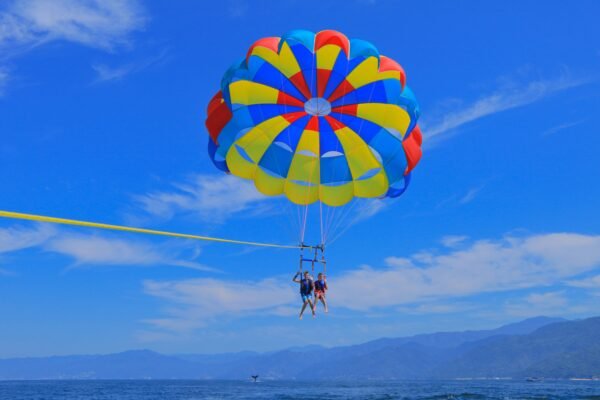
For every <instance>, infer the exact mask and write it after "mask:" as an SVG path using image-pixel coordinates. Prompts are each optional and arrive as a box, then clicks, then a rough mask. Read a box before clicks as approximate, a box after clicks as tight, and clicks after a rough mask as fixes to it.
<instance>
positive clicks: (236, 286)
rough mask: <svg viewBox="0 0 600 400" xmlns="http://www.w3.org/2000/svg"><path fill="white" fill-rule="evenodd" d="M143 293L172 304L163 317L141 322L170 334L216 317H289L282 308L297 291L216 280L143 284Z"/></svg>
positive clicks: (271, 282) (269, 283) (278, 284)
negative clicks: (261, 315) (265, 315)
mask: <svg viewBox="0 0 600 400" xmlns="http://www.w3.org/2000/svg"><path fill="white" fill-rule="evenodd" d="M144 291H145V293H147V294H149V295H151V296H154V297H158V298H161V299H164V300H167V301H168V302H169V303H171V304H173V305H174V307H170V308H169V315H168V316H167V317H165V318H156V319H149V320H146V321H145V322H147V323H149V324H151V325H152V326H153V327H155V328H160V329H165V330H172V331H188V330H191V329H195V328H198V327H202V326H204V325H205V324H207V323H208V322H210V320H211V319H212V318H215V317H216V316H224V317H231V316H232V315H235V316H244V315H248V314H254V313H257V312H260V313H269V314H275V315H282V313H283V314H284V315H289V308H287V307H286V306H288V305H289V304H290V303H291V302H293V301H294V300H297V290H294V288H293V287H292V286H291V285H290V284H289V283H287V284H286V283H284V282H282V281H281V280H279V279H264V280H261V281H256V282H238V281H224V280H217V279H189V280H183V281H165V282H159V281H146V282H144Z"/></svg>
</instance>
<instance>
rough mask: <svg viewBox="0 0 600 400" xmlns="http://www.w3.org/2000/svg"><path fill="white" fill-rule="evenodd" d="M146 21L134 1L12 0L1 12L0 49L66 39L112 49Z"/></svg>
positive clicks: (124, 42)
mask: <svg viewBox="0 0 600 400" xmlns="http://www.w3.org/2000/svg"><path fill="white" fill-rule="evenodd" d="M146 21H147V16H146V13H145V11H144V10H143V8H142V6H141V5H140V4H139V2H137V1H135V0H52V1H48V0H14V1H11V2H9V3H8V5H7V6H5V8H4V9H3V10H2V11H1V13H0V27H1V28H0V48H3V49H5V50H7V49H9V50H13V49H20V50H23V49H27V48H31V47H35V46H38V45H40V44H43V43H47V42H49V41H53V40H66V41H70V42H75V43H80V44H83V45H86V46H91V47H98V48H104V49H107V50H112V49H113V48H114V47H116V46H120V45H126V44H128V43H129V37H130V35H131V33H132V32H134V31H136V30H140V29H142V28H143V26H144V24H145V23H146Z"/></svg>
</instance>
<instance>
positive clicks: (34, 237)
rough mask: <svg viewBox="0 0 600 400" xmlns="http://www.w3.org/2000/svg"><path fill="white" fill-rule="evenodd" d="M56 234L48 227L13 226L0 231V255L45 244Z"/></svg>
mask: <svg viewBox="0 0 600 400" xmlns="http://www.w3.org/2000/svg"><path fill="white" fill-rule="evenodd" d="M55 234H56V230H55V229H53V228H52V227H51V226H48V225H36V226H35V227H33V228H25V227H22V226H13V227H7V228H1V229H0V253H9V252H13V251H18V250H22V249H27V248H30V247H37V246H40V245H41V244H43V243H46V242H47V241H48V240H49V239H50V238H52V237H53V236H54V235H55Z"/></svg>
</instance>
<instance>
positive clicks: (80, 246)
mask: <svg viewBox="0 0 600 400" xmlns="http://www.w3.org/2000/svg"><path fill="white" fill-rule="evenodd" d="M45 248H46V249H47V250H48V251H52V252H55V253H59V254H62V255H65V256H68V257H71V258H73V259H74V260H75V263H76V265H77V266H81V265H96V266H104V265H122V266H156V265H159V266H160V265H172V266H177V267H184V268H193V269H197V270H200V271H213V272H214V271H215V270H214V269H213V268H209V267H207V266H204V265H202V264H201V263H198V262H195V261H192V260H189V259H188V260H186V259H185V256H184V255H183V254H182V253H181V250H182V249H181V246H179V247H175V246H173V245H172V244H164V243H163V244H160V245H156V244H151V243H148V242H142V241H134V240H124V239H114V238H104V237H99V236H79V235H62V236H61V237H57V238H55V239H53V240H51V241H49V242H48V243H47V244H46V245H45ZM195 256H197V252H196V255H195Z"/></svg>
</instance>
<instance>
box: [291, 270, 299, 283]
mask: <svg viewBox="0 0 600 400" xmlns="http://www.w3.org/2000/svg"><path fill="white" fill-rule="evenodd" d="M298 275H300V272H296V275H294V277H293V278H292V282H296V283H300V279H296V278H297V277H298Z"/></svg>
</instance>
